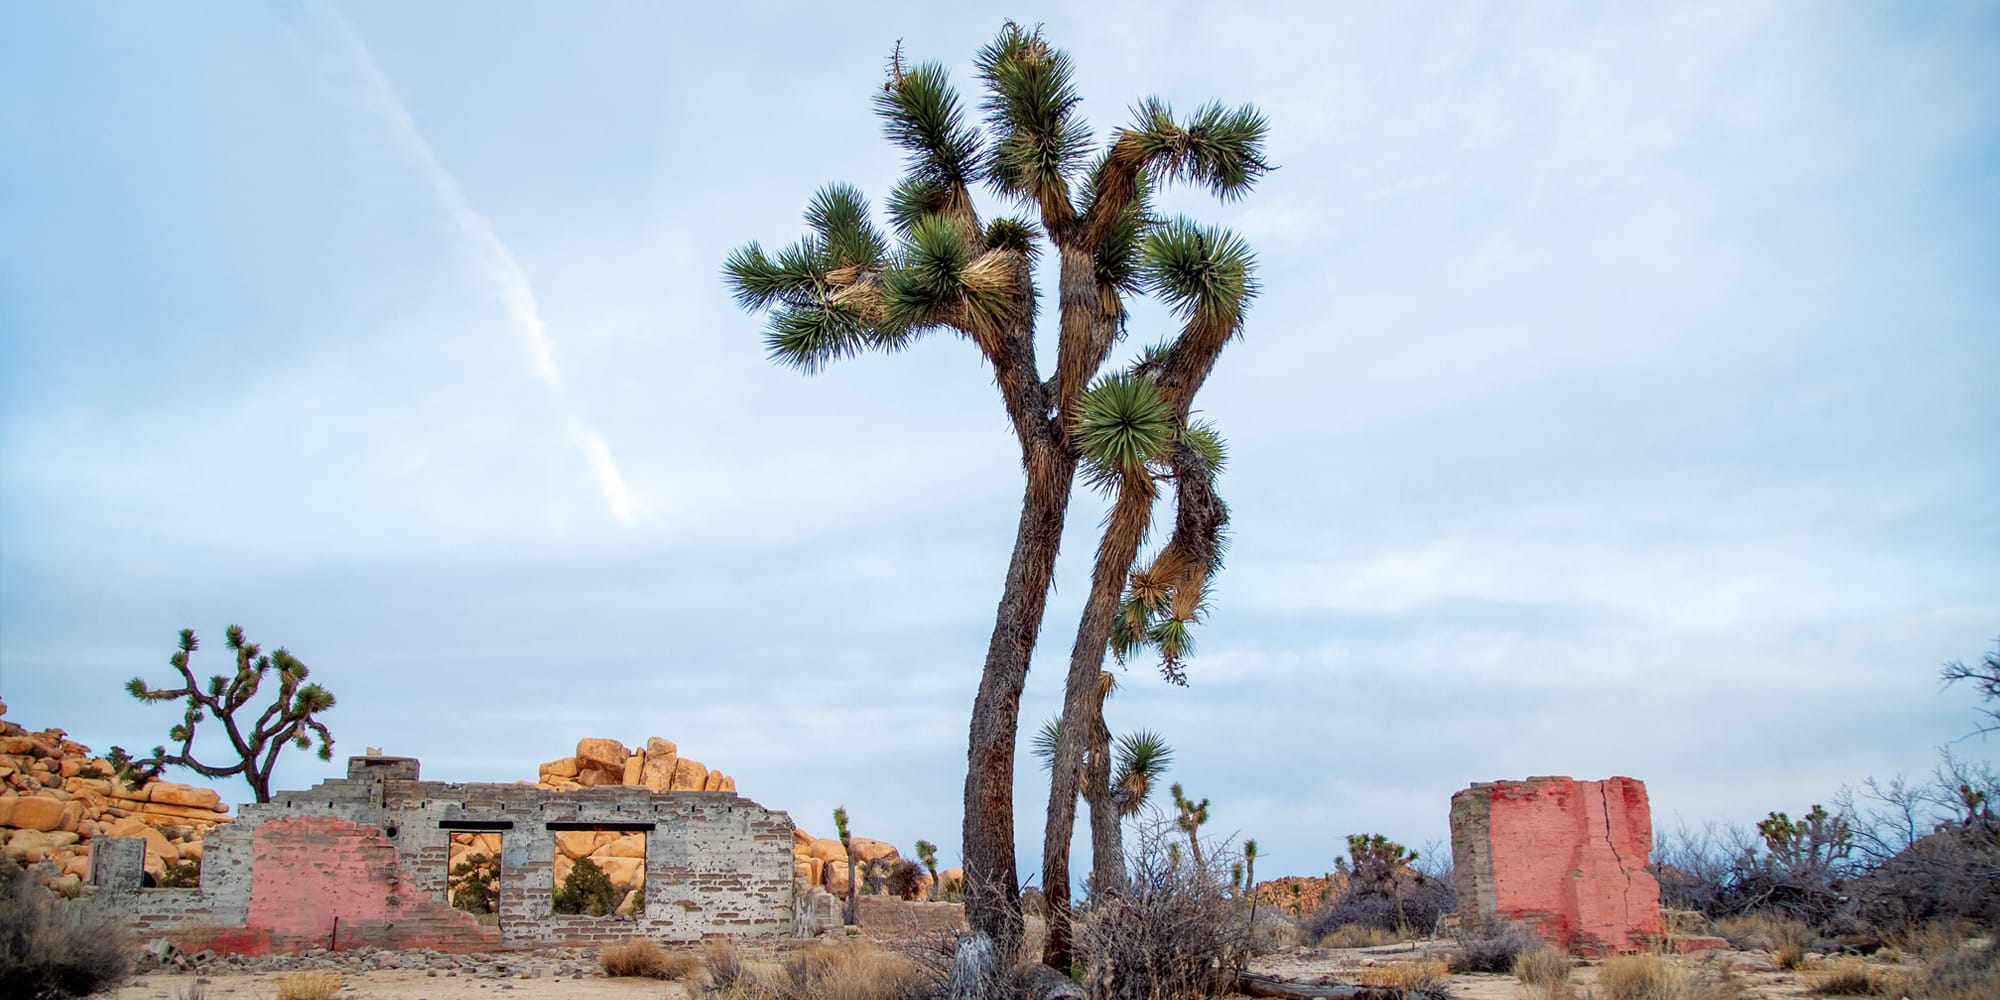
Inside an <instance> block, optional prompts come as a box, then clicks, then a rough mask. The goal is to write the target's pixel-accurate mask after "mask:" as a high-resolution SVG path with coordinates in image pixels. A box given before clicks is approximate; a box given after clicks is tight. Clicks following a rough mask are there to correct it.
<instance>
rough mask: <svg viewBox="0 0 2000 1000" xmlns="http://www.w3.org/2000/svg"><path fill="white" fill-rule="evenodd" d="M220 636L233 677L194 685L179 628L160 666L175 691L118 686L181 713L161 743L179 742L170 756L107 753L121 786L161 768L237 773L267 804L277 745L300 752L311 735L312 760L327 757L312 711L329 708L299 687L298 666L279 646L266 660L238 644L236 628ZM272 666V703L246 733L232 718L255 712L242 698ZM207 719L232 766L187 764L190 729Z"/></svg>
mask: <svg viewBox="0 0 2000 1000" xmlns="http://www.w3.org/2000/svg"><path fill="white" fill-rule="evenodd" d="M225 634H226V636H227V638H228V643H229V649H230V650H231V651H232V652H234V653H235V654H236V673H235V676H233V677H224V676H223V675H221V674H217V675H215V676H212V677H210V678H209V679H208V684H207V685H206V686H204V685H202V684H201V683H200V682H198V681H196V680H195V677H194V671H193V669H191V668H190V667H189V665H188V662H189V659H190V657H192V656H193V655H194V652H195V650H197V649H200V648H201V644H200V642H199V640H197V639H196V638H195V634H194V630H193V629H187V628H184V629H181V638H180V648H179V649H178V650H177V651H175V653H174V655H173V656H172V657H171V658H169V660H168V662H169V663H171V664H173V667H174V670H175V671H177V672H178V673H179V674H180V676H181V682H182V683H181V686H180V687H177V688H156V687H152V686H149V685H148V684H147V683H146V681H145V680H144V679H143V678H139V677H134V678H132V679H131V680H130V681H128V682H126V684H125V690H126V691H128V692H130V693H131V695H132V697H134V698H137V699H139V700H140V701H173V700H174V699H176V698H180V699H185V700H186V702H187V714H186V716H185V717H184V718H183V719H182V720H181V722H180V723H179V724H178V725H176V726H174V727H173V728H172V729H171V730H169V731H168V733H167V737H168V738H169V739H171V740H173V741H174V742H175V743H178V744H180V748H179V749H178V750H176V751H174V752H172V753H169V752H168V751H167V748H166V747H165V746H157V747H154V748H153V752H152V754H151V755H150V756H147V757H143V758H139V759H133V758H132V756H131V755H130V754H128V753H127V752H126V751H125V749H124V748H123V747H112V748H111V757H110V759H111V762H112V764H113V765H115V766H116V767H117V768H118V773H119V777H120V778H121V779H122V780H124V781H126V782H127V783H137V782H141V781H145V780H147V779H151V778H154V777H157V776H158V775H159V773H160V769H161V768H162V767H164V766H166V765H168V764H172V765H175V766H177V767H185V768H187V769H189V770H191V771H194V772H195V773H197V774H201V775H204V776H206V777H210V778H226V777H229V776H230V775H235V774H240V775H242V776H243V780H245V781H247V782H249V783H250V792H251V794H252V795H254V796H255V797H256V800H257V801H258V802H269V801H271V770H272V768H273V767H275V766H276V765H277V763H278V753H279V751H281V750H283V749H284V748H285V744H287V743H290V744H292V745H294V746H296V747H298V748H299V749H300V750H304V749H307V748H308V747H310V746H312V737H313V736H318V737H319V759H321V760H332V759H333V734H332V733H331V732H329V731H327V728H326V725H325V724H324V723H322V722H320V721H319V719H318V715H319V714H320V713H322V712H325V711H327V710H328V709H331V708H332V707H333V693H332V692H330V691H328V690H327V689H325V688H323V687H320V686H319V685H317V684H307V683H305V679H306V675H307V673H308V671H307V669H306V665H305V664H304V663H302V662H300V661H299V659H298V657H295V656H293V655H292V654H291V653H289V652H287V651H285V650H284V649H283V648H282V647H281V648H279V649H277V650H275V651H273V652H272V653H271V654H270V655H268V656H266V655H264V654H263V652H262V649H261V648H260V647H259V646H258V645H257V644H256V643H253V642H245V641H244V639H243V628H242V626H240V625H231V626H229V630H228V632H227V633H225ZM273 668H276V670H277V672H278V691H277V697H275V698H273V699H272V700H271V702H270V704H268V705H266V706H265V707H264V708H263V710H262V711H259V712H258V713H257V717H256V721H255V722H254V723H252V724H251V725H250V726H249V727H248V728H247V730H246V728H245V726H244V725H243V724H242V723H241V722H239V721H238V719H237V715H238V713H240V712H242V711H243V709H245V708H246V707H250V708H252V710H253V711H254V710H255V708H254V706H251V704H250V700H251V699H252V698H255V697H256V696H257V692H258V690H259V689H260V688H261V687H262V686H263V683H264V681H265V680H266V679H267V677H268V675H269V674H270V673H271V671H272V669H273ZM210 717H213V718H214V719H215V720H216V721H217V722H218V723H220V724H221V726H222V729H223V732H224V734H225V735H227V736H228V737H229V749H230V752H231V753H233V754H235V755H236V761H235V763H232V764H207V763H203V762H202V761H200V760H197V759H195V755H194V734H195V726H196V725H197V724H198V723H200V722H202V721H204V720H206V719H208V718H210Z"/></svg>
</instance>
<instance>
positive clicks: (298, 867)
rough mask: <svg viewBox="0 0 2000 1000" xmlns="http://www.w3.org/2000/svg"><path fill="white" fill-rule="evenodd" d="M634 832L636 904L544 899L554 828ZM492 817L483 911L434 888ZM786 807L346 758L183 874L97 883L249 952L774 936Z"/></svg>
mask: <svg viewBox="0 0 2000 1000" xmlns="http://www.w3.org/2000/svg"><path fill="white" fill-rule="evenodd" d="M596 827H602V828H606V829H614V830H622V831H640V832H643V833H644V835H645V841H646V861H645V874H646V879H645V884H646V890H647V891H646V894H645V897H646V898H645V903H644V905H643V906H642V907H638V908H636V909H634V910H633V912H631V914H630V915H628V916H607V917H593V916H586V915H565V914H557V913H555V912H554V909H553V896H554V889H555V876H554V857H555V836H556V833H558V832H560V831H563V830H573V829H578V828H596ZM464 830H480V831H500V832H501V833H502V837H501V859H500V864H501V868H500V889H499V897H498V900H497V903H498V906H497V910H498V912H497V919H496V920H495V921H494V923H493V924H492V925H490V926H488V925H482V924H481V923H480V921H479V919H478V918H477V917H475V916H474V915H472V914H470V913H465V912H461V911H459V910H456V909H453V908H452V907H451V904H450V900H449V899H448V898H447V881H448V874H449V873H448V871H447V868H448V865H449V860H450V851H451V834H452V833H453V832H455V831H464ZM792 839H793V838H792V822H791V818H790V817H789V816H787V815H786V814H784V813H782V812H774V811H772V810H769V809H765V808H764V807H762V806H760V805H758V804H757V803H755V802H752V801H750V800H748V799H744V798H741V797H739V796H736V795H734V794H731V793H726V792H670V793H664V794H661V793H654V792H652V791H650V790H648V789H646V788H644V787H626V786H608V787H601V788H591V789H583V790H579V791H569V792H556V791H549V790H545V789H541V788H537V787H535V786H533V785H526V784H521V785H502V784H486V783H468V784H454V783H446V782H427V781H421V780H419V779H418V768H417V762H416V761H414V760H409V759H406V758H387V757H356V758H353V759H351V760H350V761H349V768H348V777H347V778H345V779H335V780H330V781H325V782H321V783H320V784H318V785H316V786H314V787H313V788H311V789H309V790H306V791H303V792H280V793H278V794H277V795H276V796H275V797H274V798H273V799H272V801H270V802H267V803H260V804H252V805H247V806H244V807H243V809H242V813H241V815H240V817H239V818H238V820H237V822H236V823H234V824H231V825H230V826H228V827H226V828H224V829H223V830H220V831H218V832H217V834H216V835H215V836H213V837H212V838H211V842H210V843H209V844H208V845H207V853H206V855H205V856H204V858H203V863H202V884H201V887H200V888H198V889H144V890H141V889H138V888H136V885H135V884H117V885H102V886H101V887H100V891H99V895H98V896H96V897H94V898H96V899H98V900H100V901H102V904H103V905H105V906H108V907H110V908H111V909H112V910H113V911H114V912H117V913H120V914H122V915H124V916H125V917H126V918H127V920H128V922H129V923H130V924H131V925H132V927H133V928H134V930H135V931H136V932H137V933H138V934H140V935H141V936H142V937H155V936H162V935H164V936H168V937H172V938H174V939H176V940H177V941H178V942H179V943H180V944H181V945H182V947H183V948H187V949H189V950H195V949H199V948H213V949H216V950H219V951H236V952H246V953H261V952H267V951H292V950H298V949H300V948H304V947H309V946H313V945H319V946H334V947H342V946H346V945H349V944H369V945H375V946H378V947H395V948H416V947H429V948H438V949H440V950H448V951H475V950H494V949H499V948H517V947H538V946H544V945H555V944H570V945H581V944H594V943H604V942H610V941H616V940H621V939H623V938H626V937H633V936H639V937H650V938H654V939H660V940H680V941H692V940H698V939H700V938H702V937H704V936H708V935H715V934H727V935H751V934H788V933H790V931H791V925H792V864H791V862H792V858H791V844H792Z"/></svg>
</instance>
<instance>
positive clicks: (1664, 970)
mask: <svg viewBox="0 0 2000 1000" xmlns="http://www.w3.org/2000/svg"><path fill="white" fill-rule="evenodd" d="M1597 988H1598V993H1599V995H1601V996H1602V998H1603V1000H1743V998H1744V997H1745V996H1746V994H1745V992H1744V990H1743V983H1742V982H1741V981H1740V980H1738V979H1737V978H1736V974H1735V973H1734V972H1733V971H1731V970H1730V968H1729V967H1728V966H1726V965H1725V966H1721V967H1720V968H1719V969H1714V970H1711V969H1708V968H1702V969H1688V968H1683V967H1681V966H1679V965H1676V964H1674V963H1673V962H1671V961H1669V960H1667V959H1666V958H1663V957H1661V956H1659V955H1617V956H1613V957H1611V958H1607V959H1605V960H1604V965H1603V967H1601V968H1599V969H1598V970H1597Z"/></svg>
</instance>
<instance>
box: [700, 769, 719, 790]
mask: <svg viewBox="0 0 2000 1000" xmlns="http://www.w3.org/2000/svg"><path fill="white" fill-rule="evenodd" d="M701 790H702V791H704V792H719V791H722V772H721V771H710V772H708V779H707V780H706V781H703V782H702V783H701Z"/></svg>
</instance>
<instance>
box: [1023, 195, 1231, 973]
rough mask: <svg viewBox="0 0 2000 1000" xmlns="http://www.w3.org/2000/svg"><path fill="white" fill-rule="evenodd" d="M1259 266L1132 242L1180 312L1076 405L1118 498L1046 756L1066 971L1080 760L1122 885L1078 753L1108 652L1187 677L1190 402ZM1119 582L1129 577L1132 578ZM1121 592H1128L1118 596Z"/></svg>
mask: <svg viewBox="0 0 2000 1000" xmlns="http://www.w3.org/2000/svg"><path fill="white" fill-rule="evenodd" d="M1255 268H1256V265H1255V261H1254V259H1253V258H1252V256H1251V254H1250V250H1249V248H1248V247H1247V246H1246V245H1245V244H1244V243H1243V241H1242V240H1240V239H1238V238H1237V237H1236V236H1234V235H1233V234H1231V233H1229V232H1227V231H1225V230H1220V229H1208V228H1202V227H1199V226H1196V225H1194V224H1193V223H1190V222H1187V221H1184V220H1175V221H1172V222H1168V223H1164V224H1160V225H1157V226H1155V227H1153V228H1152V229H1151V230H1150V231H1149V232H1148V233H1147V235H1146V237H1145V239H1144V240H1143V241H1142V243H1141V246H1140V269H1141V275H1142V280H1143V282H1144V284H1145V285H1146V286H1147V287H1148V288H1150V289H1151V290H1153V291H1155V292H1156V293H1158V294H1159V295H1160V296H1161V297H1162V298H1164V299H1165V300H1166V301H1167V302H1168V303H1169V304H1171V305H1172V306H1173V307H1174V308H1175V309H1176V310H1177V311H1178V312H1179V313H1180V315H1181V318H1182V321H1183V326H1182V329H1181V331H1180V334H1179V336H1178V337H1177V338H1176V339H1175V340H1174V341H1173V342H1171V343H1169V344H1164V345H1161V346H1158V347H1155V348H1152V349H1151V350H1148V351H1147V352H1145V354H1144V355H1143V356H1142V357H1141V358H1140V359H1139V361H1138V362H1137V363H1136V364H1134V365H1133V366H1132V368H1131V370H1130V371H1129V372H1125V373H1121V374H1116V375H1111V376H1108V377H1106V378H1103V379H1100V380H1099V381H1098V383H1097V384H1096V385H1094V386H1093V387H1092V388H1091V390H1090V392H1089V393H1088V394H1087V395H1086V396H1085V397H1084V400H1083V403H1082V405H1081V406H1080V407H1079V408H1078V413H1077V417H1076V427H1075V429H1074V432H1073V435H1072V436H1073V439H1074V440H1075V442H1076V444H1077V447H1078V450H1079V451H1080V452H1081V453H1082V456H1083V461H1084V463H1085V469H1086V472H1087V475H1088V478H1089V479H1090V481H1091V482H1092V483H1093V484H1095V485H1097V486H1098V487H1100V488H1102V489H1104V490H1107V491H1109V492H1111V493H1112V494H1113V495H1114V496H1115V500H1114V501H1113V503H1112V508H1111V513H1110V516H1109V517H1108V518H1107V519H1106V521H1105V527H1104V533H1103V536H1102V538H1101V539H1100V541H1099V543H1098V548H1097V561H1096V565H1095V567H1094V568H1093V570H1092V574H1091V587H1090V593H1089V595H1088V597H1086V599H1085V601H1084V610H1083V614H1082V616H1081V617H1080V618H1079V620H1078V622H1077V632H1076V641H1075V643H1074V644H1073V645H1072V646H1071V649H1070V665H1069V674H1068V677H1067V680H1066V683H1065V690H1064V697H1063V719H1064V725H1063V727H1062V728H1061V733H1062V735H1063V736H1064V737H1065V738H1063V739H1061V740H1059V741H1058V743H1057V745H1056V748H1055V755H1054V767H1053V768H1052V769H1051V774H1052V778H1051V781H1050V783H1049V808H1048V822H1047V824H1046V825H1045V826H1044V827H1043V840H1042V885H1043V892H1044V893H1045V894H1046V895H1045V902H1046V905H1047V909H1046V914H1047V918H1048V934H1047V936H1046V937H1045V938H1044V940H1043V960H1044V961H1045V962H1047V963H1048V964H1049V965H1051V966H1053V967H1055V968H1058V969H1066V968H1068V967H1069V960H1070V954H1069V945H1070V934H1069V881H1070V880H1069V843H1070V835H1071V832H1072V830H1074V828H1075V825H1076V797H1077V791H1078V784H1077V782H1078V777H1079V774H1080V772H1079V770H1078V765H1079V764H1082V765H1084V768H1085V770H1084V772H1082V773H1081V777H1082V784H1083V787H1084V788H1085V789H1087V790H1091V791H1090V792H1087V794H1088V795H1089V801H1090V803H1091V860H1092V866H1093V869H1094V871H1093V877H1092V884H1093V885H1094V886H1095V887H1096V888H1097V889H1098V890H1100V891H1116V890H1117V888H1118V886H1119V884H1120V883H1121V882H1122V881H1123V879H1124V850H1123V841H1122V836H1121V831H1120V828H1119V818H1120V817H1121V816H1122V815H1123V810H1122V809H1121V808H1119V807H1118V806H1117V805H1116V804H1115V803H1113V802H1112V801H1111V797H1112V795H1113V794H1114V789H1113V784H1112V783H1111V782H1110V781H1109V774H1108V769H1109V760H1108V757H1107V755H1105V754H1103V753H1097V754H1087V753H1086V751H1087V749H1088V748H1089V747H1090V745H1092V744H1095V745H1100V746H1101V745H1102V744H1104V743H1105V742H1107V741H1108V735H1109V730H1108V728H1107V727H1106V726H1105V724H1104V719H1103V715H1104V695H1105V692H1106V691H1107V690H1108V689H1107V687H1106V686H1105V685H1104V684H1103V682H1102V680H1101V679H1100V675H1101V674H1102V672H1103V665H1104V656H1105V653H1106V651H1107V649H1109V650H1112V651H1114V652H1116V653H1117V654H1118V656H1119V659H1121V660H1123V659H1124V657H1125V654H1126V653H1127V652H1128V651H1129V650H1131V649H1133V648H1135V647H1137V646H1140V645H1147V644H1151V645H1155V646H1157V647H1158V648H1159V650H1160V653H1161V670H1162V672H1163V673H1165V674H1166V676H1167V678H1168V679H1169V680H1171V681H1174V682H1175V683H1185V681H1186V673H1185V671H1184V669H1183V657H1184V655H1185V654H1186V652H1187V651H1188V649H1189V647H1190V644H1191V639H1190V637H1189V628H1190V626H1191V625H1192V624H1193V623H1194V621H1195V620H1196V619H1197V618H1198V617H1199V615H1200V614H1201V611H1202V609H1203V607H1204V605H1205V603H1206V601H1205V597H1206V593H1207V584H1208V578H1209V574H1210V573H1211V572H1212V571H1213V570H1214V569H1215V568H1216V567H1217V566H1218V565H1219V564H1220V562H1221V548H1222V529H1223V526H1224V524H1225V523H1226V522H1227V520H1228V509H1227V507H1226V506H1225V505H1224V504H1223V503H1222V501H1221V500H1220V498H1219V497H1217V496H1216V493H1215V485H1214V480H1215V476H1216V474H1217V473H1219V472H1220V471H1221V469H1222V465H1223V460H1224V449H1223V444H1222V440H1221V438H1220V437H1219V436H1218V435H1217V434H1216V432H1215V429H1214V428H1213V427H1212V426H1210V425H1207V424H1205V423H1191V422H1190V420H1189V415H1190V413H1191V412H1192V410H1193V406H1194V396H1195V393H1196V392H1198V391H1199V390H1200V388H1201V386H1202V383H1203V382H1204V381H1206V380H1207V378H1208V373H1209V372H1210V371H1212V370H1213V369H1214V367H1215V361H1216V358H1217V357H1218V356H1219V355H1220V354H1221V352H1222V348H1223V346H1224V345H1225V344H1227V343H1228V342H1229V340H1230V339H1231V338H1232V337H1234V336H1235V335H1236V334H1237V333H1238V332H1239V331H1240V330H1241V329H1242V326H1243V316H1244V312H1245V310H1246V309H1247V308H1248V306H1249V304H1250V300H1251V299H1252V298H1254V297H1255V296H1256V292H1257V286H1256V281H1255ZM1162 484H1170V485H1171V486H1172V488H1173V490H1174V493H1175V498H1176V513H1175V520H1174V531H1173V535H1172V537H1171V539H1170V540H1169V541H1168V543H1167V545H1166V546H1165V547H1164V548H1163V549H1162V550H1161V551H1160V553H1159V555H1158V557H1156V558H1155V559H1154V560H1153V562H1152V564H1151V565H1149V566H1147V567H1146V568H1145V569H1143V570H1139V571H1137V572H1135V571H1134V561H1135V560H1136V559H1137V558H1138V554H1139V547H1140V545H1141V544H1143V543H1144V542H1145V538H1146V534H1147V532H1148V530H1149V529H1150V527H1151V523H1152V514H1153V507H1154V504H1155V501H1156V499H1157V498H1158V497H1159V492H1160V490H1159V488H1160V486H1161V485H1162ZM1128 577H1129V582H1128ZM1128 590H1129V596H1126V595H1127V594H1128Z"/></svg>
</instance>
